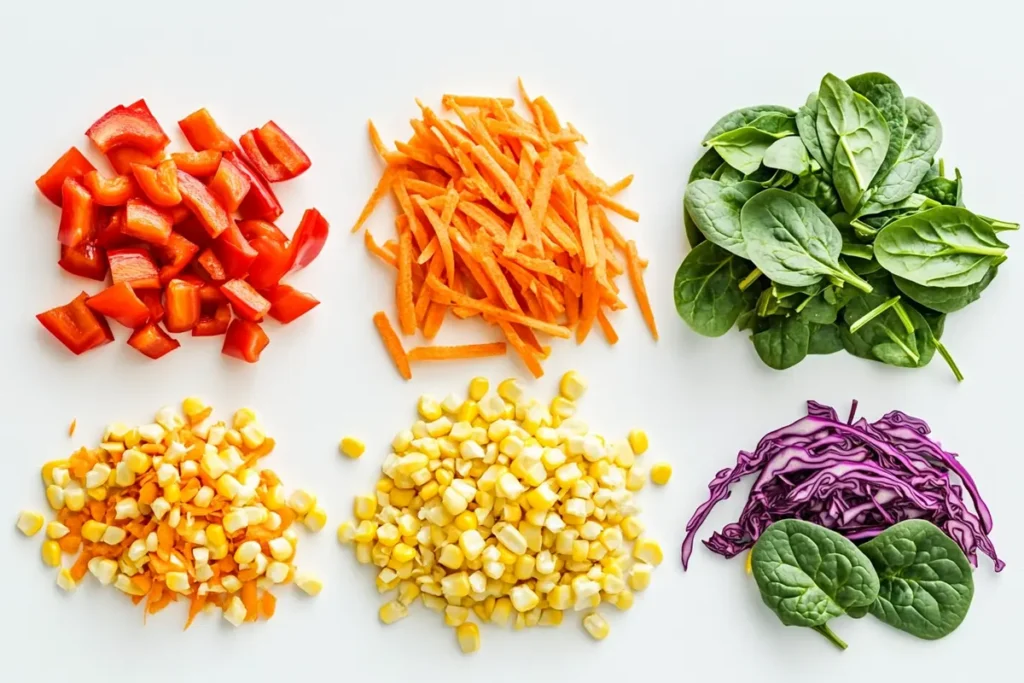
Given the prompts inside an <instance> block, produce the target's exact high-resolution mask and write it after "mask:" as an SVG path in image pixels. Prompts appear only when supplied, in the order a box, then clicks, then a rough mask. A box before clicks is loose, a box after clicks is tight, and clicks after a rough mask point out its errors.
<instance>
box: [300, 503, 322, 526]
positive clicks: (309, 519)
mask: <svg viewBox="0 0 1024 683" xmlns="http://www.w3.org/2000/svg"><path fill="white" fill-rule="evenodd" d="M302 523H303V524H305V525H306V528H307V529H309V530H310V531H312V532H317V531H320V530H321V529H323V528H324V525H326V524H327V511H326V510H324V509H323V508H322V507H320V506H319V505H317V506H316V507H314V508H313V509H312V510H310V511H309V513H307V514H306V516H305V518H304V519H303V520H302Z"/></svg>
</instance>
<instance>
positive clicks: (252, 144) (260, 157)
mask: <svg viewBox="0 0 1024 683" xmlns="http://www.w3.org/2000/svg"><path fill="white" fill-rule="evenodd" d="M257 132H258V131H257V130H256V129H253V130H250V131H249V132H248V133H246V134H245V135H243V136H242V137H241V138H239V140H238V142H239V143H241V145H242V152H243V153H244V154H245V158H246V159H248V160H249V163H250V164H252V167H253V168H254V169H256V171H257V172H258V173H259V174H260V175H261V176H263V177H264V178H266V179H267V180H269V181H270V182H272V183H279V182H281V181H282V180H288V178H289V177H290V176H289V175H288V169H286V168H285V167H284V164H282V163H281V162H279V161H275V160H274V159H273V158H272V157H271V158H270V159H268V158H267V156H269V154H270V153H269V151H266V150H264V149H263V148H262V147H261V142H260V140H259V138H257V137H256V133H257Z"/></svg>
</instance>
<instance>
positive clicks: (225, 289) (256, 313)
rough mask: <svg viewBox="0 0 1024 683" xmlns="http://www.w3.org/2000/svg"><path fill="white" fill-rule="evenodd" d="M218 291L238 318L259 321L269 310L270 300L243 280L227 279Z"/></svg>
mask: <svg viewBox="0 0 1024 683" xmlns="http://www.w3.org/2000/svg"><path fill="white" fill-rule="evenodd" d="M220 291H221V293H223V294H224V296H226V297H227V298H228V301H229V302H231V308H233V309H234V311H235V315H237V316H238V317H240V318H245V319H246V320H252V321H253V322H259V321H260V320H263V316H265V315H266V314H267V311H269V310H270V302H269V301H267V300H266V299H264V298H263V295H261V294H260V293H259V292H257V291H256V290H255V289H253V288H252V285H250V284H249V283H248V282H246V281H245V280H228V281H227V282H225V283H224V284H222V285H221V286H220Z"/></svg>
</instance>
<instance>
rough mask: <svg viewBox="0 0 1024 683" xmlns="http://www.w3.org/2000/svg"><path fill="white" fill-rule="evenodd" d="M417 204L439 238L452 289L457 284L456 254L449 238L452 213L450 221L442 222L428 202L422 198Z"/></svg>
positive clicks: (438, 243)
mask: <svg viewBox="0 0 1024 683" xmlns="http://www.w3.org/2000/svg"><path fill="white" fill-rule="evenodd" d="M416 203H417V204H418V205H419V207H420V210H421V211H422V212H423V215H424V216H426V217H427V222H428V223H430V226H431V227H432V228H433V229H434V234H435V235H436V236H437V245H438V247H440V249H441V255H442V257H443V258H444V270H445V273H446V274H447V276H448V286H449V287H451V286H452V285H453V284H454V283H455V252H454V251H452V241H451V238H450V237H449V236H448V225H449V223H451V215H450V212H449V216H448V220H447V221H444V222H442V220H441V217H440V216H438V215H437V214H436V213H435V212H434V210H433V209H432V208H430V206H428V205H427V202H426V201H424V199H423V198H422V197H416ZM452 211H454V209H452ZM428 246H429V245H428ZM424 251H426V250H424Z"/></svg>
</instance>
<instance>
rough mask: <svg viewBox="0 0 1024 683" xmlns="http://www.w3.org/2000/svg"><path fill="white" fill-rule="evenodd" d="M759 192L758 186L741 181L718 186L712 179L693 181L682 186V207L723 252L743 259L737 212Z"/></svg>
mask: <svg viewBox="0 0 1024 683" xmlns="http://www.w3.org/2000/svg"><path fill="white" fill-rule="evenodd" d="M760 191H761V186H760V185H759V184H758V183H753V182H750V181H743V182H741V183H736V184H735V185H722V184H721V183H720V182H717V181H714V180H696V181H694V182H692V183H690V184H689V185H688V186H687V187H686V195H685V196H684V197H683V207H684V208H685V209H686V213H687V215H689V216H690V217H691V218H692V219H693V222H694V224H695V225H696V226H697V228H699V229H700V231H701V232H702V233H703V234H704V236H705V237H707V238H708V239H709V240H711V241H712V242H714V243H715V244H717V245H718V246H720V247H722V248H723V249H725V250H727V251H731V252H732V253H734V254H736V255H737V256H740V257H742V258H746V257H747V250H746V248H745V247H744V245H743V232H742V229H741V228H740V210H741V209H742V208H743V205H744V204H746V203H747V200H748V199H750V198H751V197H753V196H754V195H756V194H757V193H758V192H760Z"/></svg>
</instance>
